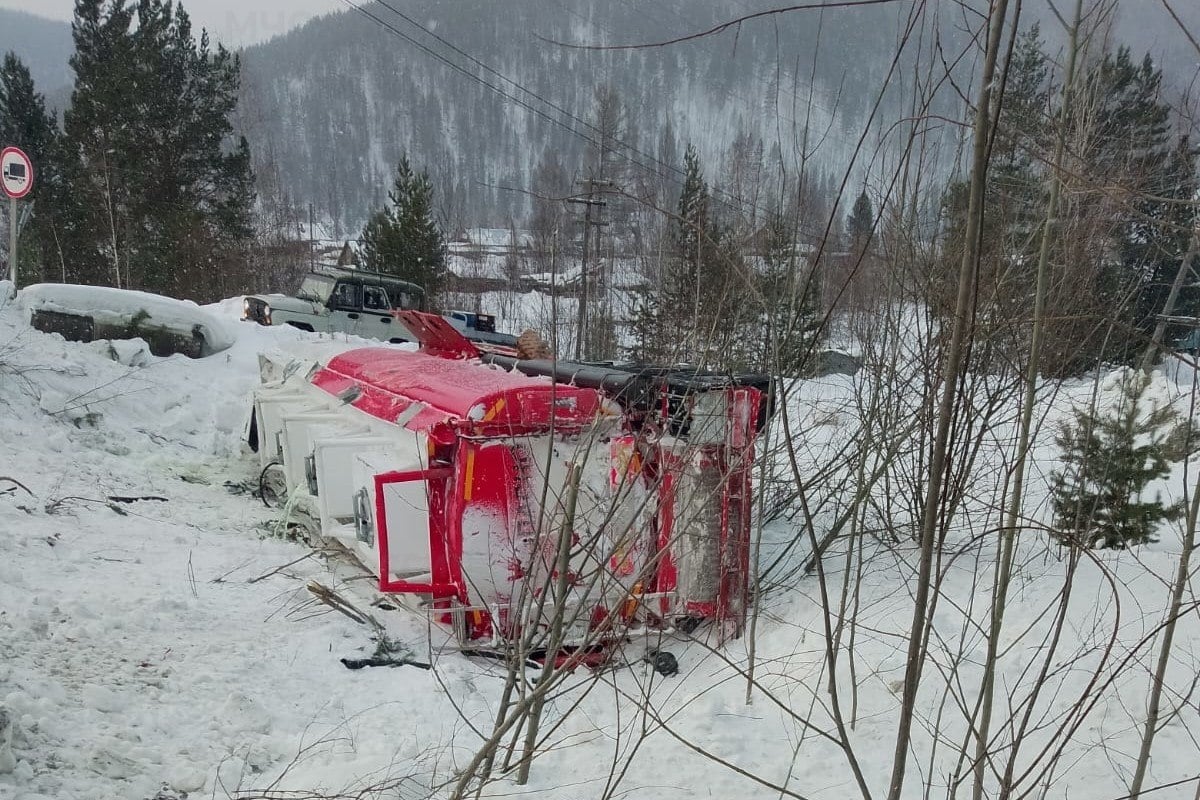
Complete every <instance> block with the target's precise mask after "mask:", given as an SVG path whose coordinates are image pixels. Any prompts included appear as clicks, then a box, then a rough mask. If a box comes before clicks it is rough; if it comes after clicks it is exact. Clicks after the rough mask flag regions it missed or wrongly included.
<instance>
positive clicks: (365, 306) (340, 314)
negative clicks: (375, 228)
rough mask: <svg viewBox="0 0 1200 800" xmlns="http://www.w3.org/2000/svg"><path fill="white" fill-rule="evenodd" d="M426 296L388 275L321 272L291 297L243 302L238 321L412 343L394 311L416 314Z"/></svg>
mask: <svg viewBox="0 0 1200 800" xmlns="http://www.w3.org/2000/svg"><path fill="white" fill-rule="evenodd" d="M424 307H425V290H424V289H422V288H421V287H420V286H417V285H416V284H415V283H409V282H408V281H402V280H400V279H399V278H394V277H392V276H390V275H383V274H380V273H378V272H367V271H365V270H359V269H344V268H335V267H324V268H321V269H318V270H314V271H313V272H311V273H309V274H308V275H307V276H305V278H304V280H303V282H302V283H301V284H300V289H299V290H298V291H297V292H296V294H295V295H292V296H289V295H286V294H257V295H249V296H247V297H246V299H245V300H244V301H243V306H242V319H244V320H248V321H250V322H257V323H258V324H259V325H291V326H293V327H296V328H300V329H301V330H305V331H313V332H317V333H348V334H352V335H354V336H363V337H366V338H368V339H380V340H382V341H385V342H405V341H414V338H413V335H412V333H411V332H409V331H408V329H406V328H405V327H404V323H403V322H401V320H400V318H399V317H398V316H396V314H395V312H397V311H420V310H423V309H424Z"/></svg>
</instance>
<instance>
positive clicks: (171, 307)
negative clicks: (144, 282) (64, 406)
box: [18, 283, 236, 358]
mask: <svg viewBox="0 0 1200 800" xmlns="http://www.w3.org/2000/svg"><path fill="white" fill-rule="evenodd" d="M18 301H19V302H20V304H21V306H22V307H23V308H25V310H26V311H27V312H28V314H29V322H30V324H31V325H33V327H35V328H37V329H38V330H40V331H45V332H46V333H57V334H60V335H62V336H63V338H65V339H67V340H69V341H75V342H91V341H95V340H97V339H143V340H145V342H146V344H147V345H148V346H149V349H150V352H151V353H153V354H154V355H156V356H167V355H172V354H174V353H182V354H183V355H185V356H189V357H191V358H202V357H204V356H209V355H212V354H213V353H219V352H221V351H222V350H225V349H227V348H228V347H230V346H231V345H232V344H233V342H234V340H235V338H236V337H235V336H234V334H233V332H232V331H230V330H229V329H228V328H227V327H226V325H225V323H223V322H222V321H221V320H219V319H218V318H217V317H215V316H213V315H212V314H210V313H208V312H207V311H205V310H204V309H202V308H200V306H198V305H196V304H195V303H193V302H191V301H190V300H176V299H175V298H173V297H164V296H163V295H160V294H150V293H149V292H135V291H130V290H128V289H113V288H111V287H108V286H78V285H75V284H67V283H39V284H34V285H33V286H27V287H25V288H24V289H22V290H21V292H20V293H19V295H18Z"/></svg>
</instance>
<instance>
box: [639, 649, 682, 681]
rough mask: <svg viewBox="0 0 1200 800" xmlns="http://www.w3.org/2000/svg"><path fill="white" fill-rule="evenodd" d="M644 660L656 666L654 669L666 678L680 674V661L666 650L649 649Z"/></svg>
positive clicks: (643, 657)
mask: <svg viewBox="0 0 1200 800" xmlns="http://www.w3.org/2000/svg"><path fill="white" fill-rule="evenodd" d="M642 660H643V661H645V662H646V663H647V664H649V665H650V666H652V667H654V671H655V672H657V673H658V674H659V675H662V676H663V677H665V678H669V677H671V676H672V675H678V674H679V662H678V661H677V660H676V659H675V656H673V655H671V654H670V653H668V652H667V651H666V650H647V651H646V655H644V656H642Z"/></svg>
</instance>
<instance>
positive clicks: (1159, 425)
mask: <svg viewBox="0 0 1200 800" xmlns="http://www.w3.org/2000/svg"><path fill="white" fill-rule="evenodd" d="M1149 384H1150V378H1149V377H1148V376H1147V375H1145V373H1142V372H1140V371H1133V370H1129V371H1126V372H1122V373H1118V376H1117V379H1116V382H1115V386H1110V387H1109V390H1108V391H1107V392H1106V393H1105V394H1106V395H1108V398H1111V401H1110V402H1109V404H1108V406H1107V407H1106V408H1103V407H1100V404H1099V403H1098V404H1097V408H1098V410H1097V411H1096V412H1093V411H1091V410H1090V409H1083V410H1076V411H1075V412H1074V417H1075V418H1074V422H1073V424H1071V425H1065V426H1064V427H1063V429H1062V431H1061V432H1060V433H1059V435H1058V436H1057V437H1056V442H1057V443H1058V447H1059V450H1060V456H1059V457H1060V459H1061V461H1062V463H1063V467H1062V468H1061V469H1059V470H1057V471H1055V473H1054V474H1053V476H1052V478H1051V503H1052V505H1053V508H1054V516H1055V526H1056V528H1057V532H1056V536H1057V537H1058V538H1059V539H1061V540H1062V541H1063V542H1064V543H1065V544H1067V545H1069V546H1074V547H1084V546H1086V547H1101V548H1126V547H1129V546H1131V545H1138V544H1145V543H1147V542H1152V541H1155V538H1154V532H1155V529H1156V528H1157V526H1158V525H1159V524H1160V523H1162V522H1165V521H1168V520H1174V519H1178V518H1179V517H1180V516H1181V515H1182V513H1183V507H1182V503H1175V504H1173V505H1169V506H1164V505H1163V503H1162V500H1161V498H1160V497H1159V496H1158V495H1155V497H1154V499H1153V500H1143V499H1142V492H1143V491H1144V490H1145V488H1146V486H1147V485H1148V484H1149V483H1150V482H1151V481H1153V480H1157V479H1160V478H1164V477H1166V476H1167V474H1168V473H1169V472H1170V468H1169V461H1168V453H1169V450H1170V442H1171V441H1172V440H1178V439H1179V429H1180V426H1181V425H1182V424H1184V423H1182V422H1181V420H1180V418H1179V415H1178V414H1177V413H1176V411H1175V410H1174V409H1173V408H1172V407H1171V406H1170V405H1161V406H1160V405H1157V404H1155V403H1154V402H1153V401H1152V400H1150V399H1149V398H1147V396H1146V390H1147V388H1148V387H1149ZM1108 398H1101V400H1102V401H1105V400H1108Z"/></svg>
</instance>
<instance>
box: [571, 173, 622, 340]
mask: <svg viewBox="0 0 1200 800" xmlns="http://www.w3.org/2000/svg"><path fill="white" fill-rule="evenodd" d="M577 183H580V184H582V185H584V186H587V197H568V198H567V202H568V203H578V204H580V205H582V206H583V207H584V209H583V263H582V264H581V265H580V269H579V299H578V300H577V301H576V302H577V306H578V308H577V313H576V317H575V360H577V361H578V360H580V359H582V358H583V357H584V353H585V351H584V341H585V340H586V338H587V303H588V267H589V261H590V260H591V259H590V255H591V240H592V226H593V225H594V226H596V227H597V228H600V227H603V226H605V225H607V224H608V223H607V222H601V221H600V220H599V219H593V218H592V209H593V208H602V207H604V206H606V205H608V201H606V200H598V199H596V197H595V195H596V190H597V188H598V187H603V188H612V186H613V183H612V181H599V180H595V179H593V178H587V179H586V180H581V181H577Z"/></svg>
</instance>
